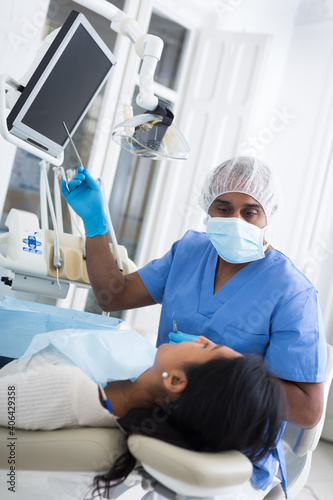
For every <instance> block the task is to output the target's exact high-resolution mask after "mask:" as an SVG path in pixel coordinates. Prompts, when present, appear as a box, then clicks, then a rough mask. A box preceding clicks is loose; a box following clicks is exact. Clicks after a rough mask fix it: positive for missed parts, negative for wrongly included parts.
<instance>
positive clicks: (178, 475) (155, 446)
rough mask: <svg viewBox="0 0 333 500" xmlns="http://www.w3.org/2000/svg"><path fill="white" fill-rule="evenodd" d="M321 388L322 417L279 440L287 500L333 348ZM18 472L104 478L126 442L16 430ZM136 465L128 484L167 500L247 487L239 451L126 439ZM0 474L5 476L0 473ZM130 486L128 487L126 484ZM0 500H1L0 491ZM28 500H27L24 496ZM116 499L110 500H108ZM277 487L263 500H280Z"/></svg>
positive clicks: (301, 472)
mask: <svg viewBox="0 0 333 500" xmlns="http://www.w3.org/2000/svg"><path fill="white" fill-rule="evenodd" d="M327 349H328V361H327V372H326V381H325V387H324V399H325V400H324V411H323V416H322V418H321V420H320V422H319V423H318V424H317V425H316V426H315V427H314V428H313V429H306V430H305V429H302V428H300V427H298V426H296V425H293V424H290V423H288V424H287V426H286V429H285V431H284V434H283V441H284V444H285V452H286V463H287V476H288V483H287V490H288V498H289V499H291V500H292V499H293V498H295V496H296V495H297V494H298V493H299V492H300V491H301V489H302V488H303V486H304V485H305V483H306V480H307V478H308V475H309V472H310V466H311V458H312V452H313V450H314V449H315V448H316V446H317V444H318V441H319V438H320V435H321V432H322V428H323V425H324V419H325V410H326V402H327V398H328V392H329V388H330V385H331V381H332V377H333V347H332V346H330V345H328V346H327ZM15 437H16V438H17V439H16V447H17V450H18V451H17V457H16V468H17V470H27V471H66V472H87V473H88V472H89V473H91V472H94V473H96V474H97V473H99V472H104V471H106V470H108V469H109V468H110V466H111V465H112V463H114V461H115V459H116V458H117V457H118V456H119V455H121V453H122V452H123V451H124V449H125V446H126V444H125V437H124V435H123V433H122V432H121V431H120V430H118V429H110V428H108V429H97V428H81V429H61V430H56V431H21V430H15ZM9 439H10V436H9V435H8V429H6V428H4V427H2V428H0V446H1V450H0V469H5V472H8V469H9V465H8V461H7V460H8V451H7V450H8V448H6V445H7V444H8V442H9V441H8V440H9ZM127 446H128V447H129V450H130V452H131V453H132V455H133V456H134V457H135V458H136V459H137V463H136V466H135V468H134V470H133V472H132V473H131V474H130V476H129V478H128V480H127V484H128V485H131V484H134V483H135V481H138V480H140V481H141V485H142V487H143V489H145V490H154V491H156V492H157V493H160V494H161V495H162V496H164V497H165V498H168V499H170V500H190V499H192V498H193V497H195V498H198V499H205V500H207V499H211V498H213V497H214V496H217V495H219V494H223V493H224V492H225V491H226V488H227V490H230V487H235V488H236V487H237V485H239V484H241V483H243V482H245V481H247V480H248V479H249V478H250V477H251V474H252V465H251V462H250V461H249V460H248V459H247V457H245V456H244V455H243V454H242V453H240V452H238V451H228V452H223V453H199V452H194V451H190V450H185V449H182V448H179V447H176V446H173V445H171V444H168V443H164V442H162V441H159V440H156V439H154V438H150V437H147V436H140V435H131V436H130V437H129V439H128V441H127ZM0 472H2V473H3V472H4V471H3V470H2V471H1V470H0ZM131 482H132V483H131ZM0 496H1V498H6V497H4V496H3V494H2V491H0ZM25 498H27V500H29V497H28V496H26V497H25ZM112 498H115V497H112ZM283 498H284V493H283V491H282V488H281V486H280V485H278V486H276V487H275V488H273V489H272V490H271V491H270V492H269V493H268V494H267V495H266V497H265V499H266V500H280V499H281V500H282V499H283Z"/></svg>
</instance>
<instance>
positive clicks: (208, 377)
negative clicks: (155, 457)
mask: <svg viewBox="0 0 333 500" xmlns="http://www.w3.org/2000/svg"><path fill="white" fill-rule="evenodd" d="M185 373H186V375H187V379H188V383H187V386H186V389H185V390H184V392H183V393H182V394H181V395H180V397H179V398H178V399H177V401H172V402H170V403H166V404H165V403H163V404H160V405H158V406H156V407H155V408H154V409H153V410H146V409H139V408H138V409H133V410H131V411H130V412H129V413H128V414H127V415H126V416H125V417H124V418H120V419H119V420H118V422H119V424H120V425H121V427H122V428H123V429H124V430H125V431H126V433H128V435H131V434H144V435H147V436H150V437H153V438H156V439H161V440H162V441H166V442H168V443H171V444H173V445H176V446H180V447H182V448H187V449H191V450H195V451H203V452H220V451H226V450H239V451H242V452H243V453H244V454H245V455H246V456H247V457H248V458H249V459H250V460H251V462H252V463H256V462H258V461H259V460H260V459H261V458H263V457H264V456H265V455H267V454H268V453H270V452H272V451H273V450H274V448H275V446H276V442H277V440H278V438H279V436H280V433H281V426H282V420H283V418H284V409H285V403H284V398H283V393H282V390H281V386H280V383H279V381H278V380H277V378H276V377H275V376H274V375H272V374H271V373H270V372H269V371H268V369H267V367H266V365H265V362H264V361H263V359H262V358H261V357H260V356H257V355H246V356H244V357H236V358H232V359H212V360H210V361H208V362H206V363H203V364H200V365H190V366H187V367H185ZM135 463H136V459H135V458H134V457H133V456H132V455H131V453H130V452H129V451H126V452H125V453H124V454H123V455H121V456H120V457H119V458H118V459H117V460H116V462H115V464H114V465H113V467H112V468H111V470H110V471H109V472H108V473H106V474H100V475H98V476H96V477H95V479H94V486H95V490H94V492H95V491H98V492H99V493H100V492H101V491H102V489H104V488H106V489H107V491H109V490H110V488H111V487H112V486H115V485H116V484H119V483H121V482H122V481H123V480H124V479H125V478H126V477H127V476H128V474H129V473H130V472H131V470H132V469H133V468H134V466H135Z"/></svg>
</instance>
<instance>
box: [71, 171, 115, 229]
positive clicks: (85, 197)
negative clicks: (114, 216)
mask: <svg viewBox="0 0 333 500" xmlns="http://www.w3.org/2000/svg"><path fill="white" fill-rule="evenodd" d="M68 188H69V191H68V190H67V187H66V182H65V181H62V183H61V192H62V194H63V196H64V198H65V200H66V201H67V203H68V204H69V205H70V206H71V207H72V209H73V210H74V212H76V213H77V214H78V215H79V216H80V217H81V219H82V221H83V224H84V229H85V233H86V236H88V237H90V238H92V237H93V236H97V235H103V234H105V233H107V231H108V225H107V222H106V217H105V212H104V201H103V195H102V192H101V188H100V187H99V185H98V184H97V183H96V182H95V181H94V179H93V178H92V177H91V175H90V174H89V172H88V170H87V169H86V168H85V169H83V168H82V167H78V169H77V174H75V175H74V177H73V179H71V180H70V181H69V183H68Z"/></svg>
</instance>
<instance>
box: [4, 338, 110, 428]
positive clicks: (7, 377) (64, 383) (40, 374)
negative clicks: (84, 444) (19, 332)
mask: <svg viewBox="0 0 333 500" xmlns="http://www.w3.org/2000/svg"><path fill="white" fill-rule="evenodd" d="M13 386H15V422H14V425H15V427H16V428H18V429H29V430H36V429H42V430H52V429H59V428H61V427H116V417H115V416H114V415H113V414H111V413H109V411H108V410H106V409H105V408H104V407H103V406H102V405H101V403H100V400H99V390H98V386H97V384H95V382H93V381H92V380H91V379H90V378H89V377H88V376H87V375H86V374H85V373H84V372H83V371H82V370H81V369H80V368H78V367H77V366H75V364H74V363H73V362H72V361H71V360H70V359H68V358H67V357H66V356H65V355H64V354H62V353H60V352H59V351H58V350H57V349H56V348H54V347H52V346H49V347H47V348H46V349H44V350H43V351H41V352H39V353H37V354H34V355H33V356H31V357H29V358H27V359H24V360H21V361H12V362H11V363H9V364H7V365H6V366H4V367H3V368H2V369H1V370H0V425H1V426H7V425H8V400H9V398H8V387H13Z"/></svg>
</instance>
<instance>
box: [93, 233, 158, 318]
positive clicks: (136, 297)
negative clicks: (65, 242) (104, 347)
mask: <svg viewBox="0 0 333 500" xmlns="http://www.w3.org/2000/svg"><path fill="white" fill-rule="evenodd" d="M86 250H87V271H88V275H89V279H90V283H91V286H92V289H93V291H94V294H95V296H96V299H97V302H98V305H99V307H100V308H101V309H102V310H103V311H108V312H112V311H122V310H125V309H132V308H135V307H142V306H147V305H152V304H155V301H154V300H153V299H152V298H151V296H150V295H149V293H148V292H147V290H146V288H145V286H144V284H143V283H142V281H141V279H140V276H139V275H138V273H137V272H134V273H131V274H128V275H126V276H124V275H123V273H122V272H121V271H120V270H119V269H118V266H117V264H116V261H115V260H114V258H113V255H112V253H111V250H110V246H109V240H108V236H107V234H105V235H104V236H94V237H93V238H87V239H86Z"/></svg>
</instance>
